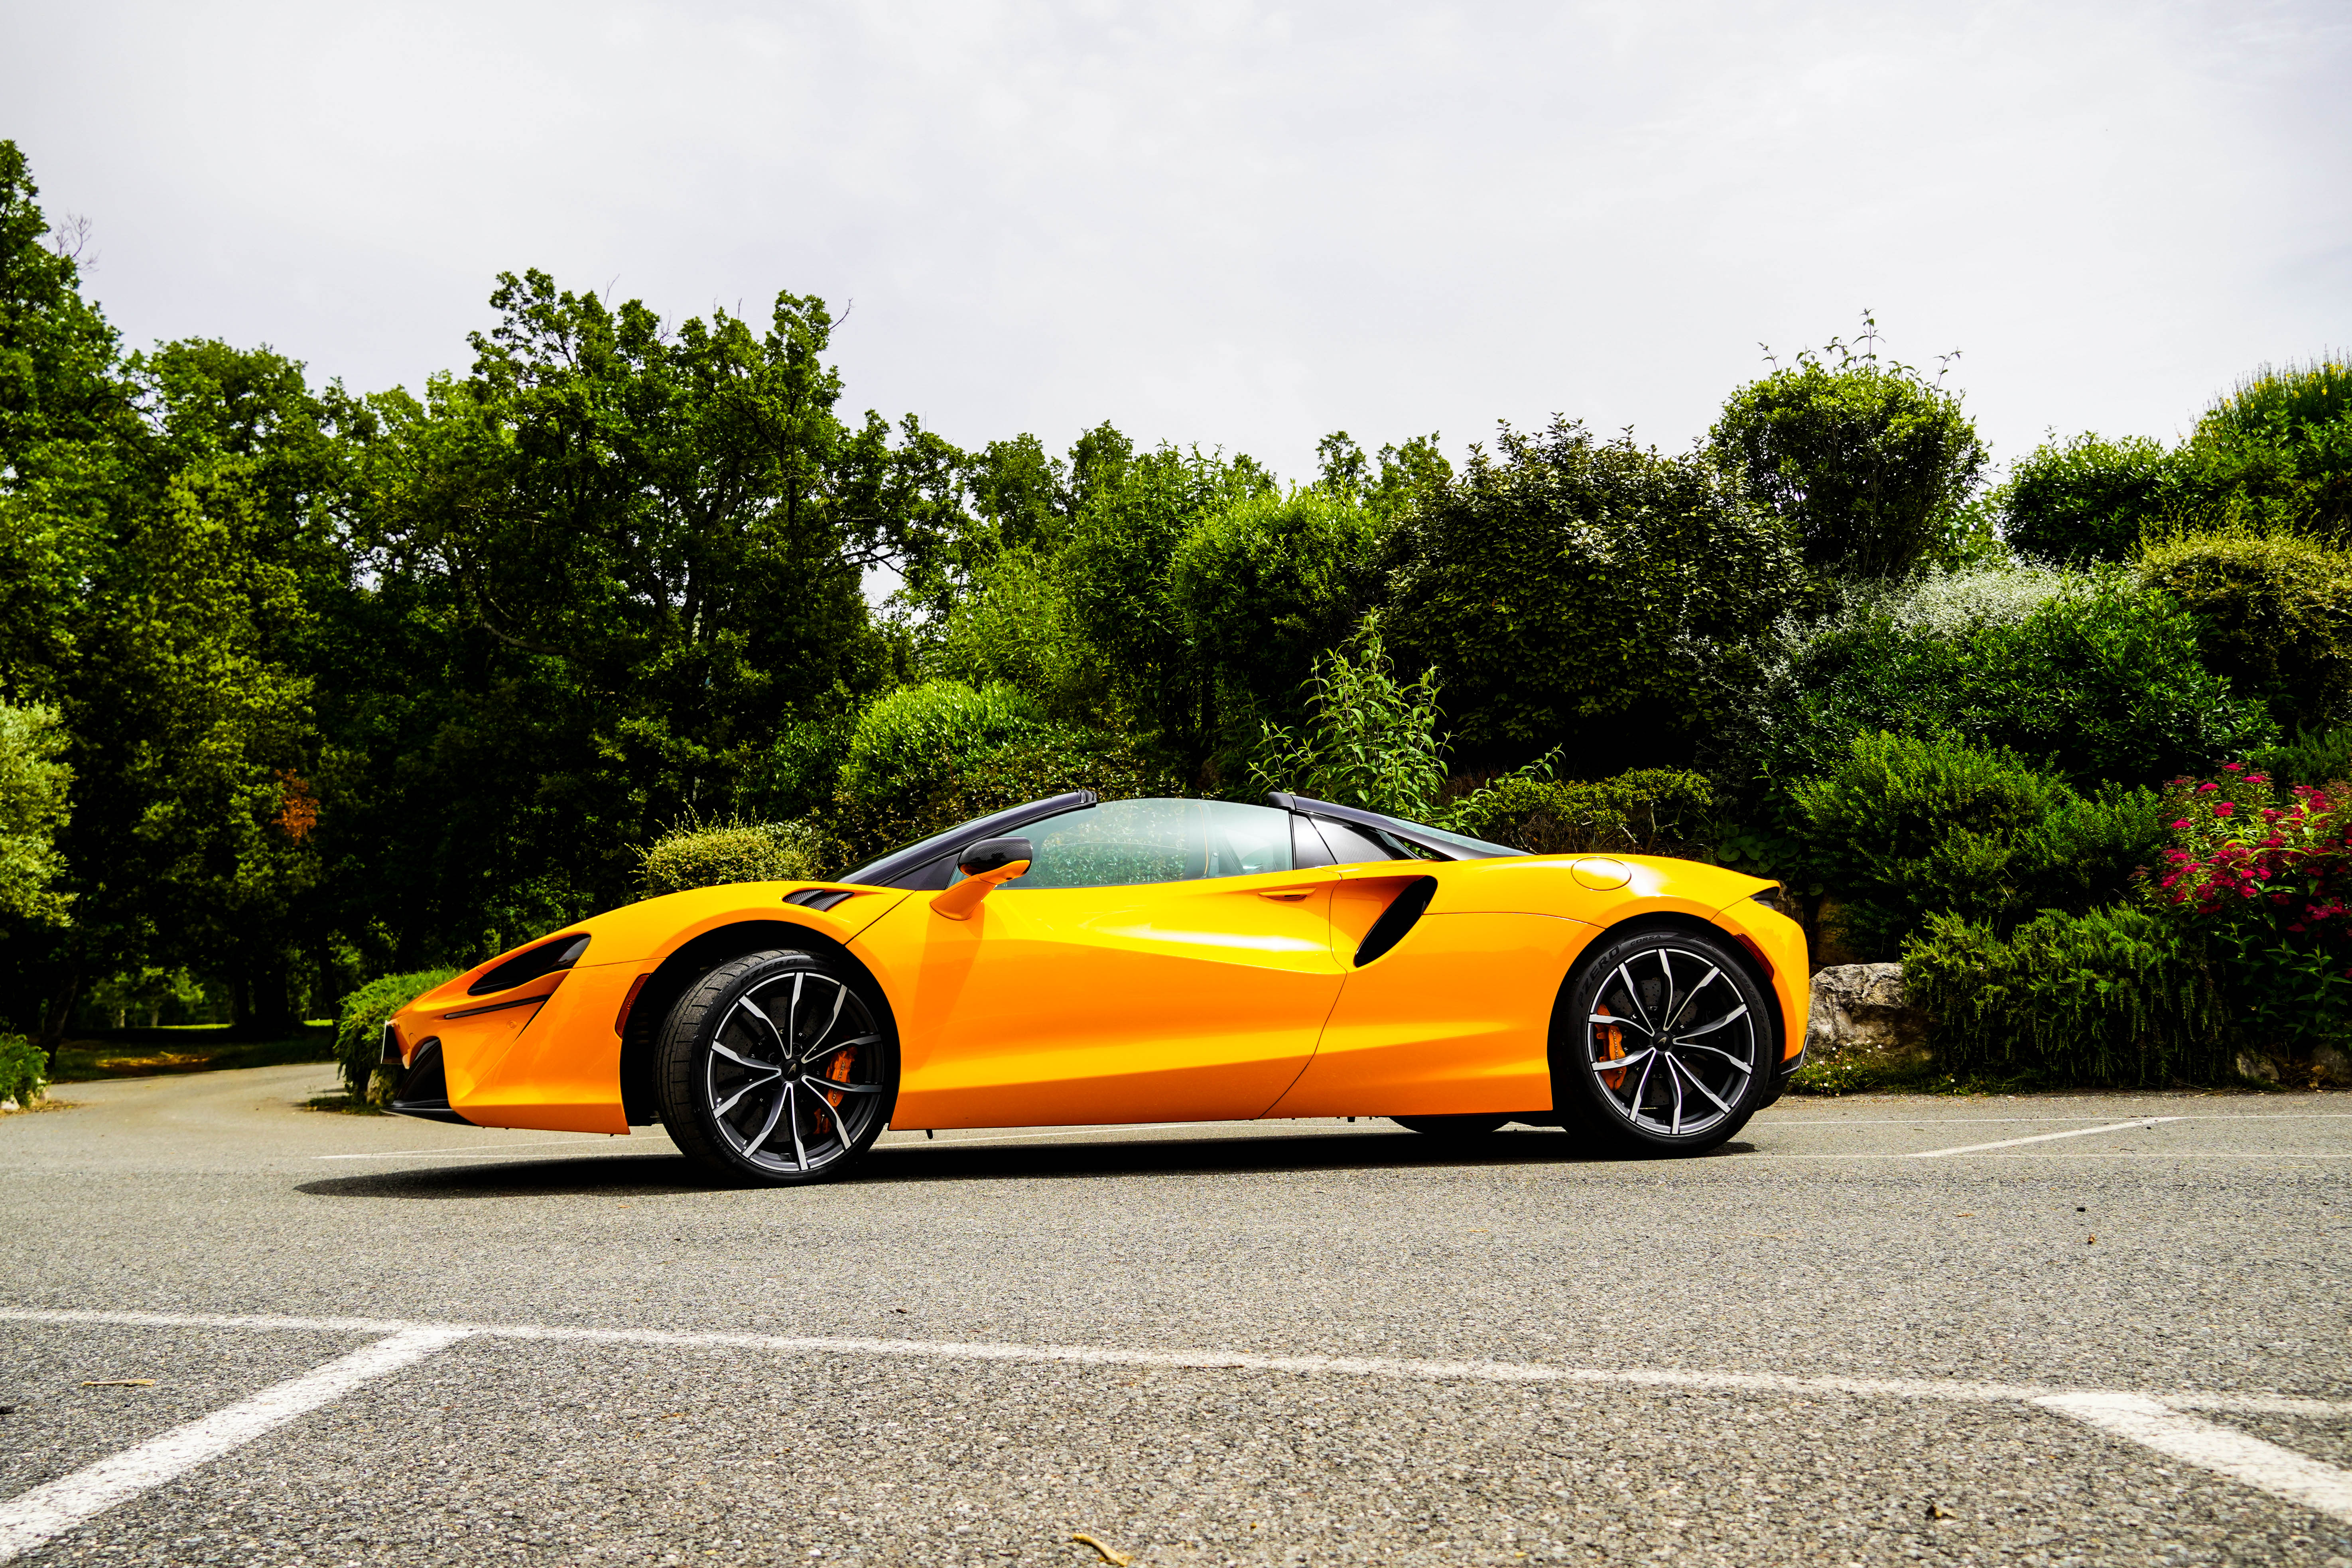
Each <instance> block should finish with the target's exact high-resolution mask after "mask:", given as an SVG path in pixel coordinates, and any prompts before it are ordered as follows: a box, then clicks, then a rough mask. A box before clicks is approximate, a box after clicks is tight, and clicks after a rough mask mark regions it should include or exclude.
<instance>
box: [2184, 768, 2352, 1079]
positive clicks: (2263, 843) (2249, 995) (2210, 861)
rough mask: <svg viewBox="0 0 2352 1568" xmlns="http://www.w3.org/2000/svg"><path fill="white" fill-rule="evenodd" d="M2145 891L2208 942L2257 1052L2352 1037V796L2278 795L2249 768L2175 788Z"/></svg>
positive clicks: (2310, 789) (2336, 791)
mask: <svg viewBox="0 0 2352 1568" xmlns="http://www.w3.org/2000/svg"><path fill="white" fill-rule="evenodd" d="M2168 806H2169V811H2168V822H2169V826H2170V832H2171V835H2172V844H2171V847H2168V848H2167V849H2166V850H2165V851H2164V856H2163V861H2162V864H2161V865H2159V866H2158V867H2157V868H2154V869H2153V870H2152V871H2151V872H2150V873H2149V875H2148V878H2147V883H2146V887H2147V892H2148V894H2149V896H2150V897H2151V898H2152V899H2153V900H2155V901H2156V903H2157V904H2158V906H2159V907H2161V908H2164V909H2167V910H2170V911H2171V912H2173V913H2174V914H2175V915H2176V916H2178V917H2179V918H2180V919H2182V920H2184V921H2186V922H2188V923H2189V925H2190V926H2192V927H2194V928H2195V929H2197V930H2199V931H2201V932H2203V933H2204V934H2205V935H2206V936H2207V937H2208V939H2209V940H2210V942H2211V944H2212V946H2213V948H2214V950H2215V954H2216V956H2217V957H2218V958H2219V959H2220V960H2221V963H2222V967H2223V969H2224V971H2225V972H2226V973H2227V975H2228V984H2227V990H2228V992H2229V996H2230V1001H2231V1011H2232V1013H2233V1014H2234V1015H2235V1022H2236V1024H2237V1026H2238V1028H2239V1031H2240V1032H2241V1034H2242V1036H2243V1037H2246V1038H2247V1039H2248V1040H2249V1041H2250V1042H2251V1043H2258V1044H2280V1045H2308V1044H2311V1043H2315V1042H2318V1041H2335V1040H2341V1039H2344V1038H2346V1037H2352V913H2347V904H2352V785H2347V784H2332V785H2329V786H2327V787H2326V788H2320V787H2318V786H2315V785H2310V784H2303V785H2297V786H2296V787H2294V788H2293V789H2290V790H2281V789H2279V788H2278V787H2277V786H2276V785H2275V784H2273V783H2272V781H2271V780H2270V778H2269V777H2268V776H2266V775H2265V774H2263V773H2256V772H2254V771H2252V769H2250V768H2248V767H2247V766H2246V765H2245V764H2243V763H2228V764H2226V765H2225V766H2224V767H2223V768H2222V770H2221V773H2219V774H2218V775H2217V776H2216V777H2213V778H2210V779H2205V780H2198V779H2185V778H2184V779H2176V780H2174V781H2173V783H2172V786H2171V790H2170V793H2169V795H2168Z"/></svg>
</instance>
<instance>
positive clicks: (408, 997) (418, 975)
mask: <svg viewBox="0 0 2352 1568" xmlns="http://www.w3.org/2000/svg"><path fill="white" fill-rule="evenodd" d="M456 978H457V971H456V970H454V969H424V970H418V971H416V972H415V973H408V974H386V975H383V976H381V977H380V978H378V979H374V980H371V981H369V982H368V983H367V984H365V985H362V986H361V987H360V988H359V989H358V990H356V991H354V992H352V994H350V995H349V996H347V997H345V998H344V999H343V1011H342V1016H341V1017H339V1018H337V1019H336V1020H335V1060H336V1061H337V1062H338V1063H339V1064H341V1068H342V1069H343V1082H344V1084H345V1085H347V1086H348V1087H349V1088H350V1089H351V1093H352V1099H354V1100H358V1099H361V1098H362V1097H365V1098H368V1099H373V1100H379V1101H380V1100H384V1099H388V1098H389V1097H390V1095H389V1086H388V1084H387V1085H377V1084H376V1083H375V1081H374V1080H375V1079H376V1076H377V1074H376V1068H378V1067H379V1066H380V1065H381V1063H382V1058H383V1026H384V1022H385V1020H386V1019H388V1018H390V1017H391V1016H393V1015H394V1013H397V1012H399V1011H400V1010H401V1009H402V1008H403V1007H405V1006H407V1005H409V1004H410V1003H411V1002H414V1001H415V1000H416V999H417V998H418V997H419V996H422V995H424V994H425V993H426V992H427V991H430V990H432V989H433V988H434V987H435V986H436V985H439V984H443V983H444V982H446V981H450V980H455V979H456ZM390 1076H391V1075H390V1074H389V1073H386V1074H385V1075H384V1077H385V1078H386V1079H389V1078H390ZM372 1088H374V1089H382V1090H383V1092H381V1093H371V1092H370V1091H371V1089H372Z"/></svg>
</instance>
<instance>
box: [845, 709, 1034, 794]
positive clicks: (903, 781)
mask: <svg viewBox="0 0 2352 1568" xmlns="http://www.w3.org/2000/svg"><path fill="white" fill-rule="evenodd" d="M1049 728H1050V726H1049V725H1048V723H1047V721H1046V719H1045V714H1044V713H1043V712H1042V711H1041V710H1039V708H1038V706H1037V704H1036V702H1035V701H1034V700H1033V699H1031V698H1030V697H1028V696H1027V695H1025V694H1024V693H1023V692H1021V691H1019V690H1017V689H1014V688H1013V687H1011V686H1005V685H1001V684H1000V685H992V686H984V687H982V688H981V689H978V690H974V689H972V688H971V687H969V686H966V685H965V684H963V682H961V681H960V680H931V681H926V682H924V683H923V684H922V685H920V686H907V687H901V688H900V689H898V690H896V691H893V692H891V693H889V694H888V695H887V696H885V697H882V698H879V699H877V700H876V701H875V702H874V703H873V704H872V705H871V706H870V707H868V708H867V709H866V711H865V712H864V713H863V714H861V715H859V717H858V720H857V727H856V730H854V731H851V733H850V738H849V750H848V754H847V755H846V756H845V758H844V760H843V762H842V764H841V773H840V788H841V790H842V791H843V793H845V794H847V795H855V796H863V797H868V798H872V797H879V796H887V795H904V794H908V793H909V792H913V791H919V790H921V789H923V788H925V787H927V786H928V785H929V784H931V783H933V782H935V781H937V780H939V779H940V778H942V777H945V776H946V775H948V774H950V773H954V772H956V771H958V770H959V769H960V768H961V766H963V765H964V764H966V763H971V762H975V761H977V760H978V759H980V758H982V757H984V756H986V755H988V754H989V753H990V752H994V751H997V750H1000V749H1001V748H1003V747H1004V746H1006V745H1009V744H1011V743H1012V742H1015V741H1024V740H1034V739H1038V738H1041V737H1043V736H1044V735H1045V733H1046V732H1047V731H1048V729H1049Z"/></svg>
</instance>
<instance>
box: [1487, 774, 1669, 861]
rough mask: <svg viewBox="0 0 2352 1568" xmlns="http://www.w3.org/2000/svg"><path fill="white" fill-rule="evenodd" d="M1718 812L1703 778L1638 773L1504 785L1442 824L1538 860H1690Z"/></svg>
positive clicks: (1525, 780)
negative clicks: (1595, 854) (1603, 856)
mask: <svg viewBox="0 0 2352 1568" xmlns="http://www.w3.org/2000/svg"><path fill="white" fill-rule="evenodd" d="M1714 808H1715V790H1714V787H1713V786H1712V785H1711V784H1708V782H1707V780H1706V775H1705V774H1704V773H1693V772H1691V771H1689V770H1688V769H1686V768H1635V769H1633V770H1631V771H1629V772H1626V773H1618V774H1615V775H1614V776H1612V777H1610V778H1605V779H1593V780H1558V779H1549V778H1529V777H1517V778H1504V779H1498V780H1496V782H1495V783H1494V784H1490V785H1488V786H1487V787H1486V788H1485V789H1483V790H1481V791H1479V792H1478V793H1477V794H1476V795H1473V796H1471V797H1469V799H1467V800H1465V802H1464V803H1463V805H1461V806H1460V807H1458V808H1456V809H1455V810H1454V811H1452V812H1450V813H1448V814H1447V816H1446V821H1445V824H1444V826H1449V827H1452V828H1454V829H1455V830H1457V831H1459V832H1463V833H1467V834H1469V835H1471V836H1472V837H1477V838H1485V839H1488V840H1490V841H1492V842H1495V843H1497V844H1511V845H1516V846H1517V847H1519V848H1522V849H1525V850H1527V851H1528V852H1529V853H1530V854H1535V855H1574V854H1583V853H1586V852H1588V851H1607V852H1612V853H1616V854H1621V855H1688V854H1690V853H1691V852H1692V851H1693V850H1695V849H1696V848H1697V847H1698V845H1699V841H1700V840H1701V838H1702V837H1704V835H1705V833H1706V821H1707V818H1708V816H1709V815H1710V813H1712V812H1713V810H1714Z"/></svg>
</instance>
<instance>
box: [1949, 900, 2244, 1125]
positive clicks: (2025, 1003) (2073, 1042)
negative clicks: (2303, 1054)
mask: <svg viewBox="0 0 2352 1568" xmlns="http://www.w3.org/2000/svg"><path fill="white" fill-rule="evenodd" d="M1903 990H1904V994H1905V997H1906V999H1907V1000H1908V1001H1910V1002H1911V1003H1912V1004H1914V1005H1916V1006H1918V1007H1919V1008H1921V1009H1922V1010H1923V1011H1924V1012H1925V1013H1926V1014H1927V1017H1928V1020H1929V1024H1928V1027H1929V1035H1930V1038H1931V1040H1932V1041H1933V1043H1934V1046H1935V1049H1936V1054H1937V1066H1938V1067H1939V1068H1943V1069H1944V1070H1946V1071H1948V1072H1955V1073H1959V1074H1971V1073H1984V1074H1990V1075H1998V1076H2003V1077H2007V1076H2011V1075H2017V1074H2033V1075H2036V1076H2039V1077H2040V1078H2042V1079H2043V1080H2044V1081H2048V1082H2056V1083H2073V1084H2087V1085H2106V1086H2115V1087H2130V1088H2147V1087H2160V1086H2162V1085H2166V1084H2169V1083H2172V1082H2176V1081H2179V1080H2187V1081H2189V1082H2203V1083H2210V1082H2214V1081H2217V1080H2221V1079H2225V1078H2226V1077H2227V1076H2228V1073H2229V1070H2230V1067H2229V1064H2230V1056H2229V1053H2228V1051H2227V1049H2226V1046H2225V1034H2224V1029H2223V1012H2222V1006H2221V997H2220V994H2219V993H2218V990H2217V988H2216V985H2215V984H2214V979H2213V975H2212V973H2211V971H2210V967H2209V965H2208V963H2207V961H2206V958H2205V955H2204V953H2203V952H2202V949H2201V944H2200V942H2198V941H2197V940H2196V939H2195V938H2194V937H2193V936H2191V935H2189V934H2186V933H2184V932H2183V931H2181V930H2180V929H2179V926H2178V925H2177V924H2176V923H2175V922H2173V921H2168V920H2167V919H2165V918H2164V917H2163V916H2162V915H2160V914H2158V913H2157V912H2156V911H2154V910H2148V909H2146V908H2144V907H2142V906H2140V905H2138V904H2136V903H2118V904H2111V905H2105V906H2101V907H2099V908H2095V909H2090V910H2083V911H2081V912H2079V913H2069V912H2064V911H2060V910H2051V911H2049V912H2046V913H2044V914H2042V915H2041V916H2039V917H2037V918H2036V919H2034V920H2032V921H2027V922H2025V923H2024V924H2023V925H2021V926H2019V927H2017V928H2016V929H2015V930H2013V931H2008V932H2006V933H2004V932H2003V931H2000V929H1999V928H1997V927H1996V926H1994V925H1992V924H1990V923H1989V922H1985V921H1971V920H1969V919H1967V918H1966V917H1964V916H1962V915H1959V914H1957V913H1951V912H1948V911H1938V912H1936V913H1933V914H1930V915H1929V916H1928V917H1927V921H1925V923H1924V924H1923V926H1922V927H1921V929H1920V930H1919V931H1918V932H1917V933H1916V935H1914V936H1913V937H1912V938H1911V939H1910V940H1909V941H1907V942H1906V943H1905V944H1904V948H1903Z"/></svg>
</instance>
